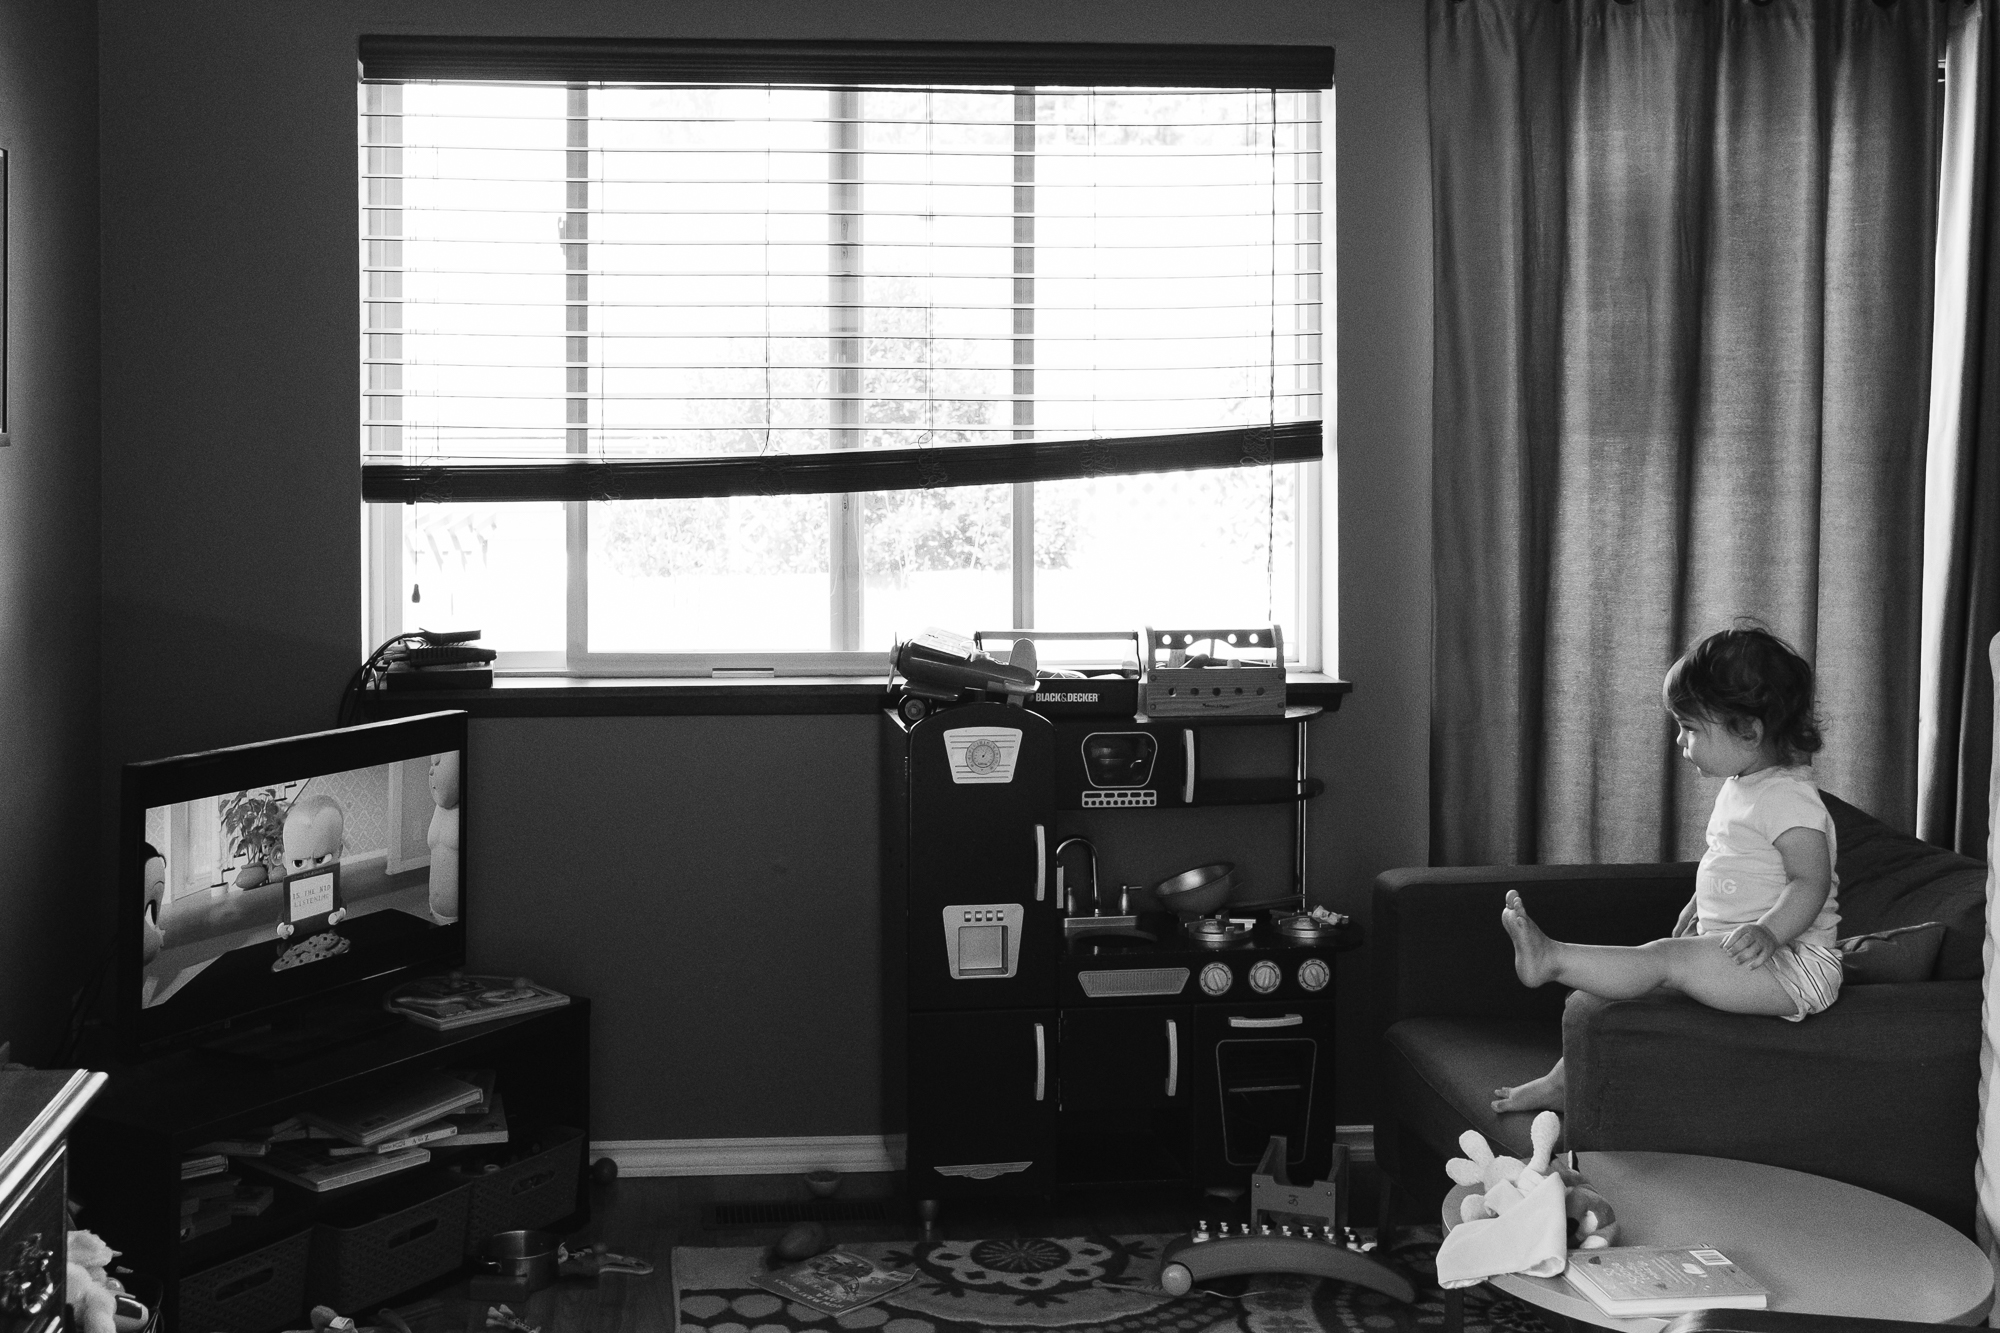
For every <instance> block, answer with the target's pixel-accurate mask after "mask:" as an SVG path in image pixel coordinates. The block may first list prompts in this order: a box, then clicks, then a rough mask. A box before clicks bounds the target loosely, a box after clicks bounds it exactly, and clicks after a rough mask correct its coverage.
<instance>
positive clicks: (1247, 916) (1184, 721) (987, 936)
mask: <svg viewBox="0 0 2000 1333" xmlns="http://www.w3.org/2000/svg"><path fill="white" fill-rule="evenodd" d="M1093 641H1094V644H1095V645H1108V646H1110V647H1111V649H1112V650H1113V651H1112V653H1111V654H1110V655H1108V656H1106V657H1104V658H1102V659H1100V660H1099V662H1098V663H1097V664H1096V665H1090V664H1088V663H1087V662H1086V661H1085V659H1083V658H1081V657H1079V656H1078V655H1077V654H1078V653H1080V652H1082V651H1085V650H1086V647H1085V646H1086V645H1087V644H1092V642H1093ZM1044 658H1047V659H1049V660H1050V661H1058V660H1059V661H1061V662H1062V663H1063V666H1062V667H1060V668H1057V669H1046V668H1045V667H1044V666H1043V664H1042V663H1043V659H1044ZM1283 663H1284V653H1283V643H1282V639H1281V637H1280V634H1279V631H1278V628H1277V627H1275V626H1262V627H1257V628H1254V629H1194V630H1179V629H1174V630H1155V629H1152V628H1147V629H1145V630H1143V631H1139V632H1136V633H1135V632H1127V633H1124V634H1122V635H1119V634H1110V633H1095V634H1091V633H1080V632H1075V633H1061V634H1055V633H1048V632H1034V631H1022V630H1006V631H997V632H994V631H986V632H982V633H980V634H977V635H973V636H971V637H961V636H958V635H952V634H947V633H944V632H942V631H936V630H933V631H929V632H927V633H926V634H924V635H922V636H919V637H918V638H915V639H911V640H909V641H907V642H905V643H902V644H899V645H898V647H897V649H896V653H895V677H894V678H893V680H892V683H891V686H890V691H889V702H888V707H887V708H886V709H885V710H884V726H885V745H884V754H885V770H886V774H885V776H886V780H887V786H888V790H887V792H886V794H885V801H884V812H885V819H886V820H887V821H888V825H889V827H888V830H887V836H886V837H885V840H884V865H885V876H886V881H887V882H886V889H887V893H888V897H889V903H890V907H889V909H888V911H887V913H886V917H887V919H888V921H889V922H890V931H891V935H892V938H891V939H890V940H889V947H888V950H887V956H888V958H889V959H890V966H891V967H894V966H895V965H896V960H897V959H898V958H900V959H901V961H902V964H903V967H904V989H905V997H906V1034H907V1036H906V1046H905V1050H906V1055H907V1070H908V1127H909V1150H908V1169H909V1182H910V1190H911V1193H912V1196H913V1197H915V1198H916V1199H918V1200H919V1201H920V1203H922V1204H923V1205H924V1206H925V1208H926V1210H928V1209H929V1208H930V1207H931V1206H932V1205H933V1204H934V1203H935V1202H936V1201H939V1200H946V1199H963V1198H968V1197H973V1198H976V1197H980V1196H994V1195H1010V1194H1040V1193H1047V1192H1051V1191H1054V1190H1058V1189H1062V1188H1065V1187H1100V1186H1106V1185H1112V1184H1153V1185H1159V1184H1175V1183H1181V1184H1187V1185H1190V1186H1204V1187H1224V1188H1228V1187H1241V1186H1244V1185H1246V1184H1247V1183H1248V1182H1249V1180H1250V1176H1251V1173H1252V1172H1253V1171H1254V1170H1255V1169H1256V1167H1257V1166H1258V1164H1259V1161H1260V1159H1261V1158H1262V1156H1263V1154H1264V1152H1265V1150H1266V1148H1267V1146H1268V1145H1269V1143H1270V1140H1271V1138H1272V1137H1273V1136H1274V1135H1282V1136H1283V1137H1284V1138H1285V1141H1286V1143H1287V1145H1288V1147H1287V1157H1288V1160H1287V1163H1286V1165H1287V1167H1288V1168H1289V1169H1290V1170H1291V1171H1292V1172H1293V1175H1294V1178H1306V1179H1318V1178H1320V1177H1321V1176H1322V1175H1324V1174H1325V1173H1326V1171H1327V1168H1328V1164H1329V1162H1330V1161H1331V1160H1332V1158H1333V1136H1334V1126H1333V1118H1334V1117H1333V1087H1334V1076H1335V1069H1334V1040H1333V1036H1334V1027H1333V1015H1334V1000H1333V990H1334V988H1333V985H1332V981H1333V976H1334V965H1335V956H1336V955H1337V954H1339V953H1342V952H1344V951H1346V950H1349V949H1352V948H1355V947H1357V946H1358V945H1359V943H1360V931H1359V928H1358V927H1357V926H1355V925H1354V924H1353V923H1351V922H1349V921H1348V920H1347V919H1346V918H1344V917H1341V916H1339V915H1337V914H1334V913H1330V912H1328V911H1326V910H1325V909H1324V908H1319V909H1312V910H1308V900H1307V897H1306V893H1305V889H1306V885H1307V879H1306V837H1305V833H1306V816H1307V810H1308V805H1309V803H1310V802H1311V801H1312V799H1313V798H1315V797H1317V796H1319V795H1320V794H1321V791H1322V784H1321V783H1320V781H1319V780H1318V779H1316V778H1313V777H1311V776H1309V775H1308V772H1307V762H1306V761H1307V750H1306V746H1307V732H1306V722H1307V720H1308V719H1310V718H1312V717H1314V716H1317V715H1319V714H1320V713H1321V712H1322V711H1323V705H1322V704H1321V703H1320V702H1314V703H1302V702H1300V701H1299V699H1298V697H1297V692H1295V693H1294V697H1292V698H1291V699H1290V700H1289V701H1288V698H1287V689H1286V683H1287V682H1286V675H1285V670H1284V665H1283ZM1338 689H1339V690H1340V691H1343V692H1344V690H1345V689H1346V686H1345V685H1339V686H1338ZM1339 697H1340V695H1339V693H1335V692H1331V691H1327V692H1325V694H1324V703H1325V704H1326V705H1331V706H1337V705H1338V702H1339ZM898 932H900V938H894V936H895V935H896V934H897V933H898Z"/></svg>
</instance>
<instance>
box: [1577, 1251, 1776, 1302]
mask: <svg viewBox="0 0 2000 1333" xmlns="http://www.w3.org/2000/svg"><path fill="white" fill-rule="evenodd" d="M1563 1276H1565V1277H1567V1278H1568V1279H1569V1284H1570V1285H1571V1286H1572V1287H1575V1288H1576V1289H1577V1291H1578V1292H1579V1293H1581V1294H1582V1295H1583V1296H1585V1297H1587V1298H1588V1299H1589V1301H1590V1303H1591V1304H1592V1305H1595V1306H1596V1307H1597V1308H1598V1309H1600V1310H1602V1311H1603V1312H1604V1313H1605V1314H1608V1315H1615V1316H1618V1317H1620V1318H1632V1317H1634V1316H1638V1315H1667V1314H1685V1313H1687V1312H1688V1311H1690V1310H1761V1309H1763V1308H1764V1307H1765V1305H1766V1304H1767V1303H1768V1302H1769V1300H1770V1296H1771V1293H1770V1292H1769V1290H1767V1289H1766V1288H1765V1287H1763V1286H1762V1285H1761V1284H1759V1283H1758V1282H1757V1281H1755V1280H1754V1279H1753V1278H1751V1276H1750V1275H1749V1274H1748V1273H1745V1272H1744V1271H1743V1270H1742V1269H1741V1268H1739V1267H1737V1266H1736V1264H1735V1263H1734V1262H1732V1261H1731V1260H1730V1258H1729V1257H1728V1256H1727V1255H1725V1254H1723V1253H1722V1252H1721V1251H1720V1250H1717V1249H1715V1248H1713V1247H1712V1246H1706V1245H1622V1246H1621V1245H1614V1246H1611V1247H1610V1248H1608V1249H1602V1250H1577V1251H1575V1252H1574V1253H1572V1254H1571V1255H1570V1257H1569V1267H1568V1268H1567V1269H1565V1270H1564V1273H1563Z"/></svg>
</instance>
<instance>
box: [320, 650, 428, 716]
mask: <svg viewBox="0 0 2000 1333" xmlns="http://www.w3.org/2000/svg"><path fill="white" fill-rule="evenodd" d="M439 637H440V638H442V637H444V636H439ZM436 641H437V640H436V639H434V638H433V637H432V635H431V631H429V630H423V629H420V630H415V631H412V632H411V633H408V634H398V635H397V636H396V637H395V638H393V639H389V640H387V641H385V642H384V643H383V644H382V645H381V646H380V647H379V648H377V649H376V650H375V651H374V652H372V653H370V654H368V658H367V660H366V661H364V662H363V663H362V664H361V665H360V666H358V667H356V668H355V670H354V674H353V675H352V676H349V677H348V678H347V687H346V688H345V689H343V690H342V691H341V692H340V708H339V710H338V711H337V712H336V713H335V715H334V725H335V726H337V727H348V726H352V725H354V720H355V717H356V715H357V714H358V713H359V712H360V710H361V696H362V695H363V694H364V693H365V692H366V691H367V690H368V688H369V687H370V686H371V685H373V684H374V683H375V681H376V679H377V678H379V677H380V676H381V674H382V672H383V670H384V668H385V667H386V665H387V661H388V659H389V657H390V656H391V655H392V654H393V653H394V652H395V650H397V649H399V648H402V647H404V646H405V645H407V644H412V643H434V642H436Z"/></svg>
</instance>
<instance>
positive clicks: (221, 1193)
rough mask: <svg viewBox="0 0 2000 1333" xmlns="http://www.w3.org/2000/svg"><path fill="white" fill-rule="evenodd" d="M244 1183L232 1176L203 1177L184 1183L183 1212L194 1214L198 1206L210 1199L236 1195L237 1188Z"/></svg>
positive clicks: (182, 1189) (239, 1177)
mask: <svg viewBox="0 0 2000 1333" xmlns="http://www.w3.org/2000/svg"><path fill="white" fill-rule="evenodd" d="M242 1183H243V1178H242V1177H241V1176H232V1175H212V1176H202V1177H200V1178H199V1179H196V1180H191V1181H184V1182H183V1183H182V1185H181V1211H182V1212H184V1213H189V1212H193V1211H194V1207H195V1205H196V1204H199V1203H202V1202H205V1201H206V1200H209V1199H221V1198H226V1197H228V1196H229V1195H231V1194H234V1193H235V1192H236V1187H237V1186H238V1185H241V1184H242Z"/></svg>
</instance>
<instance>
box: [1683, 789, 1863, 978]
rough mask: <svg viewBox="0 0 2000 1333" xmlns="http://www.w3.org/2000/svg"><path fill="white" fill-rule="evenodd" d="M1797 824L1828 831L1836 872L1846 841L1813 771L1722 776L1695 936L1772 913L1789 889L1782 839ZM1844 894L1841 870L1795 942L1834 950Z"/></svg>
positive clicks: (1698, 877) (1697, 887) (1701, 874)
mask: <svg viewBox="0 0 2000 1333" xmlns="http://www.w3.org/2000/svg"><path fill="white" fill-rule="evenodd" d="M1795 828H1806V829H1814V830H1816V831H1818V832H1820V833H1822V834H1824V835H1825V836H1826V853H1827V863H1828V867H1829V869H1831V868H1832V867H1833V865H1834V862H1835V858H1837V857H1838V856H1839V854H1840V850H1839V849H1840V840H1839V838H1838V837H1837V836H1836V835H1835V833H1834V828H1833V816H1832V815H1829V814H1828V813H1827V812H1826V803H1825V802H1824V801H1822V800H1820V798H1819V787H1818V786H1817V785H1815V784H1814V782H1813V776H1812V770H1811V769H1810V768H1775V767H1774V768H1764V769H1759V770H1758V771H1757V772H1755V773H1750V774H1747V775H1745V776H1743V777H1740V778H1727V779H1724V781H1723V783H1722V790H1721V791H1719V792H1717V793H1716V794H1715V810H1714V811H1713V812H1712V813H1711V814H1710V815H1709V817H1708V850H1706V851H1705V852H1703V853H1702V857H1701V866H1700V868H1699V869H1697V870H1696V871H1695V876H1694V906H1695V920H1696V931H1697V933H1699V934H1702V935H1726V934H1728V933H1729V932H1730V931H1732V930H1734V929H1736V928H1737V927H1738V926H1745V925H1749V924H1750V923H1751V922H1753V921H1755V920H1756V919H1757V918H1758V917H1760V916H1762V915H1764V913H1766V912H1768V911H1770V910H1771V908H1772V907H1773V906H1774V905H1775V904H1776V903H1777V901H1778V895H1779V894H1781V893H1783V892H1784V889H1785V860H1784V858H1783V857H1782V856H1780V855H1779V854H1778V846H1777V842H1778V837H1779V835H1780V834H1783V833H1784V832H1786V831H1787V830H1789V829H1795ZM1839 897H1840V875H1839V872H1838V871H1837V870H1835V871H1834V873H1833V875H1832V878H1831V880H1830V882H1829V884H1828V886H1827V892H1826V902H1825V903H1824V904H1823V905H1822V906H1821V907H1820V909H1819V915H1818V916H1817V917H1815V918H1814V919H1813V923H1812V924H1811V925H1810V926H1807V927H1806V928H1805V930H1804V931H1803V932H1801V933H1800V934H1799V936H1798V937H1797V939H1796V941H1794V942H1796V943H1799V944H1817V945H1819V946H1820V947H1821V948H1823V949H1831V948H1832V947H1833V943H1834V927H1835V926H1836V925H1837V924H1838V923H1839V921H1840V911H1839V907H1838V901H1837V900H1838V899H1839Z"/></svg>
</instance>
